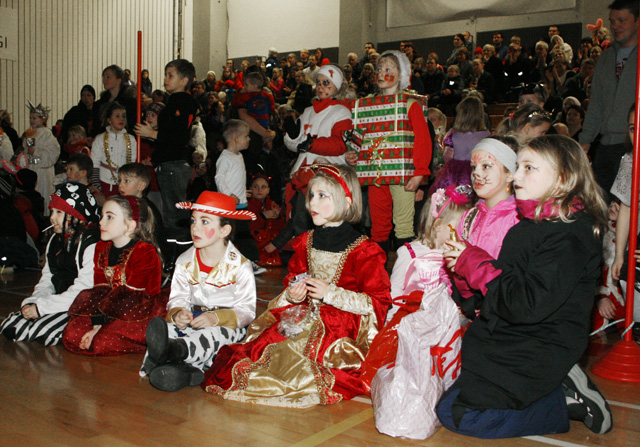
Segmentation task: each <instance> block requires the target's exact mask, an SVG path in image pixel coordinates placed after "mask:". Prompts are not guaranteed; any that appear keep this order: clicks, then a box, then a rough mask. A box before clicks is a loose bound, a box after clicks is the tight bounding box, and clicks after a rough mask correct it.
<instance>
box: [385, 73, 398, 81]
mask: <svg viewBox="0 0 640 447" xmlns="http://www.w3.org/2000/svg"><path fill="white" fill-rule="evenodd" d="M384 80H385V81H386V82H395V80H396V77H395V76H394V75H392V74H385V75H384Z"/></svg>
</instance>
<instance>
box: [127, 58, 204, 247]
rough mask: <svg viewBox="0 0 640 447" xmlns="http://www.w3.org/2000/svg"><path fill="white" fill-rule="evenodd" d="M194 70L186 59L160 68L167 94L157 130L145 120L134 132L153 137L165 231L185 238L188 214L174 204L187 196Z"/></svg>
mask: <svg viewBox="0 0 640 447" xmlns="http://www.w3.org/2000/svg"><path fill="white" fill-rule="evenodd" d="M195 76H196V69H195V67H194V66H193V64H192V63H191V62H189V61H188V60H186V59H176V60H173V61H171V62H169V63H168V64H167V65H166V66H165V68H164V88H165V90H166V91H167V92H169V93H170V95H171V96H169V99H168V101H167V106H166V107H165V108H164V109H162V111H161V112H160V113H159V115H158V129H157V130H154V129H153V127H152V126H151V124H150V123H149V122H145V123H144V124H137V125H136V126H135V131H136V134H138V135H140V136H141V137H143V138H152V139H155V140H156V144H155V149H154V151H153V154H152V155H151V161H152V163H153V166H155V168H156V175H157V178H158V184H160V185H162V187H161V188H160V195H161V196H162V212H163V213H164V222H165V226H166V228H167V231H168V232H170V233H171V234H173V235H175V236H176V237H178V238H184V239H187V238H188V237H189V229H188V219H189V213H187V212H186V211H182V210H178V209H176V207H175V204H176V203H178V202H184V201H185V200H186V198H187V187H188V186H189V180H190V179H191V168H190V166H189V160H190V159H191V152H192V148H191V147H189V140H190V139H191V123H192V122H193V120H194V118H195V116H196V115H197V113H198V103H197V102H196V100H195V99H193V97H192V96H191V95H190V94H189V93H187V92H188V91H189V89H190V87H191V83H192V82H193V80H194V79H195Z"/></svg>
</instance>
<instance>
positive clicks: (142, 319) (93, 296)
mask: <svg viewBox="0 0 640 447" xmlns="http://www.w3.org/2000/svg"><path fill="white" fill-rule="evenodd" d="M112 246H113V244H112V242H103V241H100V242H98V244H97V245H96V253H95V256H94V265H95V267H94V284H95V286H94V287H93V288H92V289H87V290H83V291H82V292H80V293H79V294H78V296H77V297H76V299H75V300H74V302H73V304H72V305H71V307H70V308H69V312H68V314H69V316H70V319H69V323H68V324H67V327H66V328H65V330H64V333H63V335H62V342H63V344H64V347H65V348H66V349H67V350H69V351H71V352H73V353H76V354H84V355H120V354H127V353H132V352H144V351H145V350H146V344H145V332H146V330H147V324H148V323H149V320H151V318H153V317H158V316H160V317H162V316H164V315H166V305H167V299H168V296H166V295H164V294H163V295H161V294H160V287H161V281H162V269H161V263H160V258H159V257H158V254H157V252H156V249H155V247H154V246H153V245H151V244H148V243H146V242H141V241H138V242H137V243H136V244H135V245H134V246H133V247H130V248H127V249H125V250H124V251H123V252H122V254H121V255H120V260H119V263H118V264H116V265H114V266H109V251H110V250H111V248H112ZM92 317H93V318H96V317H98V318H103V319H105V317H107V318H106V319H107V323H105V324H103V326H102V327H101V328H100V330H99V331H98V332H97V333H96V335H95V337H94V338H93V341H92V343H91V346H90V347H89V349H86V350H85V349H80V347H79V345H80V341H81V340H82V336H83V335H84V334H86V333H87V332H88V331H90V330H91V328H92V327H93V324H92Z"/></svg>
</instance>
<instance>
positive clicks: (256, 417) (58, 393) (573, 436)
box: [0, 268, 640, 447]
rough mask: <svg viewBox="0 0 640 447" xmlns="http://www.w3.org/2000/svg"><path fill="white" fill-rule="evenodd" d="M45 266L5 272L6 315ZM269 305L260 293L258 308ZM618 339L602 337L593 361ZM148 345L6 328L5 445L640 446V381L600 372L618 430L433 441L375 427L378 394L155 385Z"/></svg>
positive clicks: (268, 281)
mask: <svg viewBox="0 0 640 447" xmlns="http://www.w3.org/2000/svg"><path fill="white" fill-rule="evenodd" d="M284 274H285V269H284V268H276V269H271V270H270V271H269V272H267V273H265V274H263V275H261V276H259V277H258V278H257V284H258V295H259V296H260V297H261V298H265V299H271V298H273V297H275V296H276V295H277V294H278V293H279V292H280V289H281V285H282V278H283V276H284ZM38 278H39V272H35V271H22V272H16V273H13V274H7V273H5V274H4V275H2V276H1V277H0V280H1V281H0V316H2V318H4V317H5V316H6V315H7V314H8V313H9V312H11V311H14V310H17V309H18V307H19V305H20V302H21V300H22V299H24V297H26V296H29V294H30V292H31V291H32V290H33V286H34V285H35V283H36V282H37V280H38ZM265 308H266V304H265V303H264V302H260V303H259V308H258V312H261V311H263V310H264V309H265ZM617 340H619V337H618V335H617V334H615V333H614V334H613V335H611V334H609V335H608V336H603V337H597V336H596V337H593V338H592V340H591V343H590V346H589V351H588V353H587V355H586V356H585V359H584V361H585V364H587V365H588V364H590V363H592V362H593V361H594V359H596V358H599V357H600V356H601V355H602V354H603V352H606V350H607V349H609V348H610V346H611V345H612V344H613V343H615V342H616V341H617ZM141 361H142V354H137V355H123V356H119V357H102V358H99V357H96V358H91V357H84V356H78V355H74V354H70V353H68V352H66V351H65V350H64V348H62V347H61V346H54V347H49V348H44V347H43V346H41V345H39V344H36V343H13V342H10V341H8V340H7V339H6V338H4V337H0V383H2V384H3V385H2V388H1V391H0V445H2V446H41V445H42V446H58V445H61V446H66V445H73V446H84V445H91V446H121V445H122V446H138V445H142V446H155V445H187V446H199V445H221V446H231V445H240V446H289V445H296V446H308V447H311V446H316V445H322V446H398V445H400V446H403V445H421V446H422V445H424V446H447V447H457V446H467V447H468V446H485V445H486V446H523V447H544V446H546V445H555V446H567V447H579V446H615V447H621V446H639V445H640V384H623V383H620V382H615V381H611V380H607V379H603V378H600V377H597V376H594V375H593V374H591V376H592V378H593V380H594V381H595V382H596V384H597V385H598V386H599V387H600V389H601V390H602V392H603V393H604V394H605V396H607V398H608V399H609V402H610V404H611V409H612V411H613V416H614V428H613V431H612V432H610V433H609V434H607V435H595V434H593V433H592V432H591V431H589V430H588V429H587V428H586V427H585V426H584V425H583V424H582V423H580V422H572V423H571V431H570V432H569V433H565V434H561V435H553V436H535V437H529V438H516V439H504V440H480V439H474V438H469V437H465V436H460V435H457V434H454V433H452V432H450V431H448V430H447V429H444V428H440V429H439V430H438V432H437V433H436V434H435V435H434V436H433V437H431V438H429V439H427V440H425V441H411V440H404V439H398V438H391V437H389V436H386V435H382V434H380V433H378V432H377V431H376V428H375V424H374V418H373V411H372V407H371V404H370V402H371V401H370V400H369V399H368V398H367V397H365V396H360V397H357V398H355V399H354V400H351V401H348V402H341V403H339V404H336V405H330V406H317V407H313V408H309V409H304V410H296V409H285V408H274V407H265V406H259V405H251V404H242V403H237V402H229V401H225V400H223V399H220V398H217V397H214V396H212V395H209V394H207V393H205V392H204V391H202V389H201V388H200V387H192V388H185V389H183V390H180V391H178V392H176V393H165V392H162V391H158V390H156V389H154V388H153V387H152V386H151V385H149V383H148V381H147V379H142V378H140V377H139V376H138V368H139V366H140V363H141Z"/></svg>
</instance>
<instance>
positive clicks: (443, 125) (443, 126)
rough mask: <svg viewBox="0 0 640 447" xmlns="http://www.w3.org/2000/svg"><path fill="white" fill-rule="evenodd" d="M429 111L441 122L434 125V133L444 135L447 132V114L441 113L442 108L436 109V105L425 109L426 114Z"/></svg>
mask: <svg viewBox="0 0 640 447" xmlns="http://www.w3.org/2000/svg"><path fill="white" fill-rule="evenodd" d="M430 113H433V114H434V115H437V116H438V119H439V120H440V123H441V124H440V125H439V126H438V127H435V126H434V131H435V132H436V135H444V134H445V133H447V115H445V114H444V113H442V110H440V109H438V108H437V107H429V108H428V109H427V116H429V114H430ZM432 124H433V123H432Z"/></svg>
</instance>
